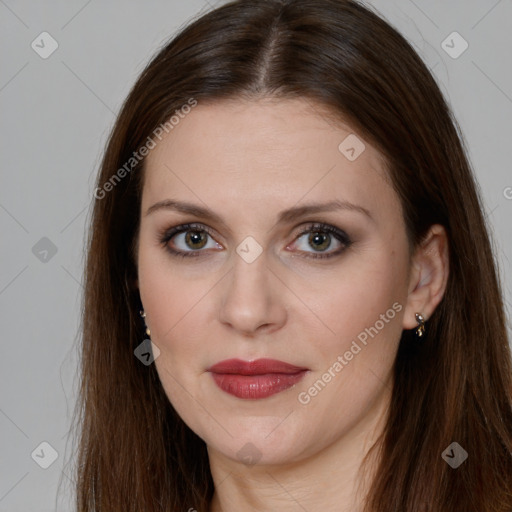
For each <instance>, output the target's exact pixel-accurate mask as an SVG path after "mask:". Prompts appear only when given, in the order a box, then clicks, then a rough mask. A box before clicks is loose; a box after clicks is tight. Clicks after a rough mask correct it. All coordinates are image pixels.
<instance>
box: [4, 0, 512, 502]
mask: <svg viewBox="0 0 512 512" xmlns="http://www.w3.org/2000/svg"><path fill="white" fill-rule="evenodd" d="M220 3H221V2H217V3H215V2H213V0H211V1H210V3H207V2H203V1H202V0H191V1H187V2H182V1H178V0H172V1H169V0H168V1H163V0H159V1H153V2H142V1H139V2H135V1H133V0H132V1H123V2H121V1H120V0H116V1H111V2H109V3H106V2H103V3H102V2H100V1H99V0H89V1H88V2H87V1H83V0H80V1H78V0H77V1H69V0H68V1H64V0H62V1H51V2H34V1H32V2H29V1H12V0H11V1H8V0H5V1H3V0H0V16H1V21H0V38H1V45H0V48H1V50H0V51H1V56H2V60H1V62H2V65H1V75H0V108H1V117H0V119H1V129H2V131H1V135H2V136H1V138H0V147H1V154H2V165H1V170H2V171H1V172H2V187H1V189H0V224H1V228H2V237H1V257H2V265H1V271H0V272H1V273H0V310H1V315H2V358H1V359H0V375H1V382H0V432H1V436H0V443H1V446H0V453H1V455H0V461H1V462H0V512H7V511H9V512H17V511H20V512H21V511H23V512H27V511H36V510H37V511H40V512H45V511H54V510H59V511H67V510H73V506H72V502H71V496H72V495H71V490H70V480H69V478H68V475H71V468H70V466H69V459H70V457H72V454H73V446H72V443H71V438H69V436H68V430H69V427H70V421H71V414H72V411H73V406H74V400H75V396H76V386H77V383H78V379H77V377H78V375H77V362H78V357H77V353H76V348H77V330H78V325H79V315H80V295H81V292H82V285H81V280H82V268H83V244H84V242H83V240H84V232H85V226H86V222H87V220H88V214H89V208H90V206H91V204H92V192H93V187H94V176H95V173H96V171H97V169H98V165H99V162H100V157H101V153H102V150H103V148H104V145H105V142H106V140H107V136H108V133H109V131H110V129H111V128H112V126H113V122H114V118H115V114H116V113H117V111H118V109H119V108H120V106H121V103H122V101H123V100H124V98H125V96H126V95H127V94H128V92H129V89H130V87H131V86H132V84H133V82H134V81H135V79H136V77H137V75H138V74H139V73H140V72H141V71H142V69H143V67H144V65H145V64H146V63H147V61H148V60H149V59H150V57H151V56H152V55H153V54H154V52H155V51H156V50H157V48H158V47H160V46H161V45H162V44H163V43H164V42H165V41H166V40H167V39H168V38H169V37H171V36H172V35H173V34H174V33H175V32H176V30H177V29H178V28H179V27H181V26H182V25H184V24H186V23H187V22H188V21H189V20H190V19H191V18H193V17H195V16H197V15H198V13H199V12H205V11H206V10H208V9H210V8H211V7H213V6H214V5H219V4H220ZM369 3H370V5H373V6H375V7H376V8H377V9H378V10H379V11H380V12H381V13H382V14H383V15H384V16H385V17H386V18H387V19H388V20H389V21H390V22H391V23H392V24H393V25H394V26H396V27H397V28H398V29H399V31H400V32H401V33H402V34H404V35H405V36H406V37H407V38H408V39H409V41H411V42H412V43H413V44H414V46H415V47H416V49H417V50H418V52H419V53H420V55H421V56H422V57H423V58H424V60H425V61H426V62H427V64H428V65H429V67H430V68H431V69H432V70H433V72H434V74H435V76H436V77H437V79H438V82H439V83H440V85H441V88H442V90H443V92H444V94H445V95H446V96H447V98H448V100H449V102H450V103H451V105H452V106H453V109H454V111H455V114H456V116H457V118H458V120H459V123H460V125H461V128H462V131H463V134H464V136H465V139H466V142H467V146H468V148H469V156H470V158H471V161H472V164H473V166H474V168H475V172H476V174H477V178H478V180H479V183H480V185H481V189H482V194H483V198H484V200H485V205H486V212H487V216H488V219H489V223H490V225H491V228H492V230H493V233H494V243H495V245H496V253H497V256H498V259H499V262H500V265H501V271H502V282H503V285H504V289H505V293H506V300H507V310H508V311H510V303H511V289H512V287H511V282H512V269H511V265H510V261H509V257H510V255H511V254H512V236H511V230H510V228H509V227H508V225H507V220H508V219H510V216H511V214H512V173H511V171H510V169H511V163H510V162H511V159H512V158H511V157H512V151H511V146H512V129H511V123H510V120H511V114H512V72H511V66H510V55H511V46H512V35H511V30H510V26H511V22H512V2H511V0H501V1H497V0H471V1H468V0H453V1H449V2H447V1H446V0H435V1H432V0H428V1H427V0H415V1H412V0H395V1H389V0H388V1H382V0H376V1H372V2H369ZM45 31H46V32H48V33H50V34H51V36H52V37H53V38H54V39H55V40H56V41H57V43H58V48H57V50H56V51H55V52H54V53H53V54H52V55H51V56H49V57H48V58H46V59H43V58H41V57H40V56H39V55H38V53H36V51H34V50H33V49H32V47H31V43H32V42H33V41H34V40H35V41H36V43H38V42H39V45H40V46H42V44H41V43H40V38H39V37H38V36H39V35H40V34H41V33H42V32H45ZM453 31H457V32H459V33H460V34H461V36H462V37H463V38H464V39H465V40H466V41H467V42H468V44H469V47H468V49H467V50H466V51H465V52H464V53H462V54H461V55H460V56H459V57H458V58H456V59H454V58H452V57H450V56H449V55H448V54H447V53H446V52H445V50H444V49H443V48H442V46H441V45H442V42H443V41H444V40H445V39H446V38H447V36H449V35H450V34H451V33H452V32H453ZM452 40H453V42H452ZM447 44H449V45H450V46H453V48H452V50H451V51H452V52H453V51H460V49H461V48H462V46H461V41H457V40H456V39H453V38H452V39H448V43H447ZM44 45H45V49H46V50H47V49H48V48H49V44H48V41H47V40H46V43H44ZM41 51H42V50H41ZM507 62H508V64H507ZM43 237H46V238H47V239H49V241H51V243H50V242H48V240H43V241H40V240H41V239H42V238H43ZM34 246H35V249H33V248H34ZM52 249H53V252H55V250H56V251H57V252H56V253H55V254H53V252H52ZM44 250H48V253H45V252H44ZM42 442H47V443H49V444H50V445H51V446H52V447H53V448H54V449H55V450H56V452H57V453H58V457H57V459H56V460H55V462H54V463H53V464H52V465H50V466H49V467H48V468H47V469H43V468H41V467H40V466H39V464H37V463H36V460H37V461H39V462H40V463H41V462H44V461H46V462H49V461H50V458H49V457H50V456H51V454H50V451H49V449H48V448H46V447H45V446H43V447H42V448H41V447H40V443H42ZM41 449H42V450H43V451H41ZM34 450H36V451H35V454H34V459H33V458H32V456H31V454H32V453H33V452H34ZM37 454H38V455H39V456H37ZM61 479H62V482H61V487H60V493H59V495H58V497H56V496H57V488H58V485H59V481H60V480H61Z"/></svg>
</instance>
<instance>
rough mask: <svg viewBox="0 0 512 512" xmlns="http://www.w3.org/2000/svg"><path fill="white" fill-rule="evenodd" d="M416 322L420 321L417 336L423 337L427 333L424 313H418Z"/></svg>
mask: <svg viewBox="0 0 512 512" xmlns="http://www.w3.org/2000/svg"><path fill="white" fill-rule="evenodd" d="M416 322H418V327H416V336H417V337H418V338H421V337H422V336H423V335H424V334H425V318H424V317H423V315H422V314H420V313H416Z"/></svg>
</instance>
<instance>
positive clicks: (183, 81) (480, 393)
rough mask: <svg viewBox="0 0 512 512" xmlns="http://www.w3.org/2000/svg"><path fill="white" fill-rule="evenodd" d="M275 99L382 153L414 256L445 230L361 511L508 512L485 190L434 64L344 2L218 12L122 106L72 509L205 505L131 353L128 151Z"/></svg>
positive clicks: (151, 371) (98, 265) (135, 188)
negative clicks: (423, 331)
mask: <svg viewBox="0 0 512 512" xmlns="http://www.w3.org/2000/svg"><path fill="white" fill-rule="evenodd" d="M269 96H273V97H275V98H283V99H286V98H305V99H308V100H311V103H312V104H316V105H322V106H324V107H327V109H328V112H330V113H332V115H333V118H335V117H337V116H338V117H339V118H341V119H345V120H348V121H349V122H350V123H351V125H352V126H353V127H354V129H356V130H358V133H361V134H362V136H363V137H365V138H366V139H367V140H368V141H369V142H370V143H371V144H373V145H374V146H375V147H376V148H377V149H378V150H380V151H381V153H382V154H383V155H384V157H385V159H386V162H387V168H388V169H387V170H388V173H389V176H390V179H391V181H392V184H393V186H394V188H395V190H396V192H397V194H398V195H399V197H400V199H401V202H402V205H403V211H404V217H405V220H406V226H407V234H408V237H409V240H410V243H411V245H412V246H413V247H415V246H416V245H417V244H418V243H419V242H420V241H421V239H422V237H423V236H424V235H425V234H426V232H427V230H428V228H429V227H430V226H431V225H432V224H435V223H439V224H442V225H443V226H444V227H445V228H446V230H447V233H448V238H449V253H450V260H449V268H450V273H449V278H448V283H447V288H446V292H445V295H444V298H443V300H442V301H441V303H440V304H439V306H438V307H437V308H436V310H435V312H434V313H433V315H432V317H431V318H430V319H429V320H428V322H427V335H426V339H425V341H424V342H423V343H422V345H421V346H419V345H418V344H416V343H415V342H414V339H413V338H412V337H411V332H410V331H404V332H403V334H402V339H401V341H400V346H399V350H398V354H397V358H396V363H395V368H394V389H393V395H392V400H391V405H390V411H389V419H388V422H387V424H386V427H385V431H384V433H383V437H382V453H381V457H380V462H379V464H380V465H379V466H378V470H377V473H376V476H375V479H374V481H373V484H372V486H371V489H370V493H369V495H368V499H367V503H366V507H367V508H366V511H367V512H418V511H432V512H444V511H450V512H453V511H454V510H458V511H464V512H470V511H474V512H491V511H492V512H510V511H511V510H512V363H511V353H510V347H509V342H508V339H507V331H506V326H505V313H504V307H503V298H502V290H501V288H500V280H499V275H498V270H497V269H498V265H497V263H496V260H495V258H494V255H493V252H492V247H491V243H490V239H489V234H488V228H487V226H486V222H485V218H484V216H483V214H482V202H481V199H480V197H479V191H478V187H477V184H476V183H475V179H474V177H473V174H472V171H471V168H470V164H469V162H468V159H467V157H466V151H465V148H464V143H463V139H462V136H461V135H460V130H459V128H458V126H457V123H456V121H455V120H454V119H453V116H452V113H451V111H450V108H449V107H448V106H447V104H446V102H445V100H444V98H443V96H442V94H441V92H440V90H439V88H438V86H437V84H436V82H435V80H434V79H433V77H432V76H431V74H430V72H429V71H428V69H427V67H426V66H425V65H424V63H423V62H422V61H421V59H420V58H419V57H418V56H417V54H416V53H415V51H414V50H413V49H412V48H411V46H410V45H409V44H408V42H407V41H406V40H405V39H404V38H403V37H402V36H401V35H400V34H399V33H398V32H397V31H396V30H395V29H393V28H392V27H391V26H390V25H389V24H387V23H386V22H385V21H383V20H382V19H381V18H380V17H379V16H378V15H376V14H375V13H373V12H372V11H370V10H369V9H368V8H365V7H363V6H362V5H360V4H359V3H357V2H355V1H352V0H282V1H279V0H243V1H234V2H231V3H229V4H225V5H223V6H221V7H219V8H217V9H215V10H213V11H211V12H209V13H207V14H205V15H203V16H201V17H200V18H198V19H196V20H194V21H193V22H191V23H190V24H189V25H188V26H187V27H185V28H183V29H182V30H181V31H180V32H179V33H178V34H177V35H176V36H175V37H174V38H173V39H172V40H171V41H170V42H169V43H168V44H167V45H165V47H163V48H162V49H161V50H160V51H159V52H158V54H157V55H156V56H155V57H154V58H153V59H152V61H151V62H150V63H149V64H148V66H147V67H146V69H145V70H144V71H143V73H142V74H141V76H140V77H139V79H138V80H137V82H136V84H135V85H134V87H133V88H132V90H131V92H130V94H129V96H128V98H127V99H126V101H125V103H124V105H123V107H122V110H121V112H120V114H119V116H118V118H117V122H116V123H115V126H114V128H113V131H112V134H111V136H110V139H109V141H108V144H107V147H106V151H105V154H104V158H103V162H102V165H101V169H100V172H99V176H98V180H97V187H98V188H97V189H96V190H97V192H95V196H96V197H95V200H94V209H93V212H92V219H91V226H90V234H89V239H88V257H87V265H86V274H85V294H84V308H83V318H82V334H83V335H82V340H81V350H82V352H81V381H80V391H79V397H78V402H77V409H76V413H75V414H76V420H77V421H78V424H79V427H80V440H79V447H78V448H79V450H78V459H77V468H76V476H77V482H76V486H77V487H76V491H77V496H76V500H77V501H76V503H77V510H78V512H92V511H96V512H131V511H137V512H140V511H142V510H143V511H145V512H154V511H167V512H168V511H171V510H172V511H186V510H189V509H190V508H192V509H195V510H197V511H198V512H206V511H207V510H208V508H209V502H210V500H211V498H212V494H213V481H212V478H211V474H210V470H209V464H208V456H207V451H206V445H205V443H204V441H203V440H202V439H200V438H199V437H198V436H197V435H196V434H195V433H194V432H192V431H191V430H190V429H189V428H188V427H187V425H185V423H184V422H183V421H182V420H181V418H180V417H179V416H178V414H177V413H176V412H175V411H174V409H173V407H172V405H171V404H170V403H169V400H168V398H167V396H166V395H165V392H164V391H163V388H162V385H161V383H160V380H159V377H158V374H157V372H156V369H155V365H154V364H152V365H149V366H145V365H144V364H141V362H140V361H139V360H138V359H137V358H136V357H135V356H134V350H135V348H136V347H137V346H138V345H139V344H140V343H141V341H142V340H143V339H144V337H145V335H144V328H143V323H142V321H141V318H140V317H139V308H140V302H139V301H140V298H139V295H138V290H137V287H136V286H135V284H134V282H135V279H136V276H137V269H136V260H135V254H134V252H135V251H134V248H135V244H136V240H137V236H138V235H137V233H138V225H139V211H140V200H141V187H142V177H143V170H144V159H143V158H141V159H140V161H139V160H138V159H137V160H136V161H135V160H133V158H134V156H133V153H134V152H135V151H137V150H138V149H139V148H141V147H142V146H143V145H144V144H146V143H147V141H148V137H150V136H151V135H152V134H153V133H154V131H155V129H157V127H158V126H160V125H161V124H162V123H165V122H166V121H168V120H169V119H170V118H171V116H172V115H173V114H175V112H176V111H180V109H181V108H182V106H183V105H186V104H187V103H189V104H190V100H191V99H193V100H195V101H197V102H198V103H199V104H201V102H207V101H216V100H220V99H223V98H235V99H236V98H244V99H254V98H259V97H269ZM131 159H132V160H131ZM127 162H131V163H130V166H128V167H127V166H126V165H127ZM122 168H124V169H125V172H119V169H122ZM114 175H116V176H117V178H116V179H113V177H114ZM109 180H110V181H109ZM107 182H109V183H110V185H109V186H107V185H106V184H107ZM452 442H457V443H459V444H460V445H461V446H462V447H463V448H464V449H465V450H466V452H467V453H468V459H467V460H466V461H465V462H464V463H463V464H462V465H461V466H460V467H458V468H457V469H452V468H451V467H450V466H449V465H448V464H447V463H446V462H445V461H444V460H443V458H442V457H441V454H442V452H443V451H444V450H445V449H446V448H447V447H448V446H449V445H450V444H451V443H452Z"/></svg>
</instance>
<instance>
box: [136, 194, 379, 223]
mask: <svg viewBox="0 0 512 512" xmlns="http://www.w3.org/2000/svg"><path fill="white" fill-rule="evenodd" d="M158 210H174V211H177V212H181V213H185V214H189V215H194V216H196V217H203V218H208V219H211V220H212V221H214V222H217V223H219V224H222V225H224V226H225V225H226V223H225V221H224V220H223V219H222V218H221V217H220V216H219V215H217V214H216V213H215V212H213V211H212V210H210V209H209V208H207V207H203V206H199V205H196V204H193V203H187V202H183V201H175V200H172V199H165V200H163V201H158V202H157V203H155V204H154V205H153V206H150V207H149V208H148V209H147V211H146V215H150V214H151V213H154V212H156V211H158ZM338 210H348V211H354V212H359V213H361V214H363V215H364V216H366V217H367V218H368V219H370V220H371V221H374V218H373V217H372V215H371V213H370V212H369V210H367V209H366V208H364V207H362V206H359V205H356V204H353V203H350V202H349V201H341V200H333V201H329V202H327V203H309V204H305V205H303V206H294V207H292V208H288V209H287V210H283V211H282V212H281V213H280V214H279V217H278V223H287V222H292V221H293V220H295V219H296V218H297V217H303V216H305V215H308V214H312V213H322V212H331V211H338Z"/></svg>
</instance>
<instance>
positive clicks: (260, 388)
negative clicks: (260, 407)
mask: <svg viewBox="0 0 512 512" xmlns="http://www.w3.org/2000/svg"><path fill="white" fill-rule="evenodd" d="M208 371H209V372H211V374H212V377H213V380H214V381H215V383H216V384H217V386H219V388H220V389H222V390H223V391H225V392H226V393H229V394H231V395H234V396H236V397H237V398H243V399H258V398H266V397H268V396H271V395H274V394H276V393H279V392H280V391H284V390H285V389H288V388H290V387H292V386H293V385H294V384H296V383H297V382H299V381H300V380H301V379H302V378H303V377H304V375H305V374H306V372H307V371H308V369H307V368H300V367H298V366H294V365H291V364H288V363H284V362H283V361H276V360H275V359H257V360H255V361H242V360H240V359H227V360H225V361H221V362H220V363H217V364H214V365H213V366H212V367H210V368H208Z"/></svg>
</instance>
